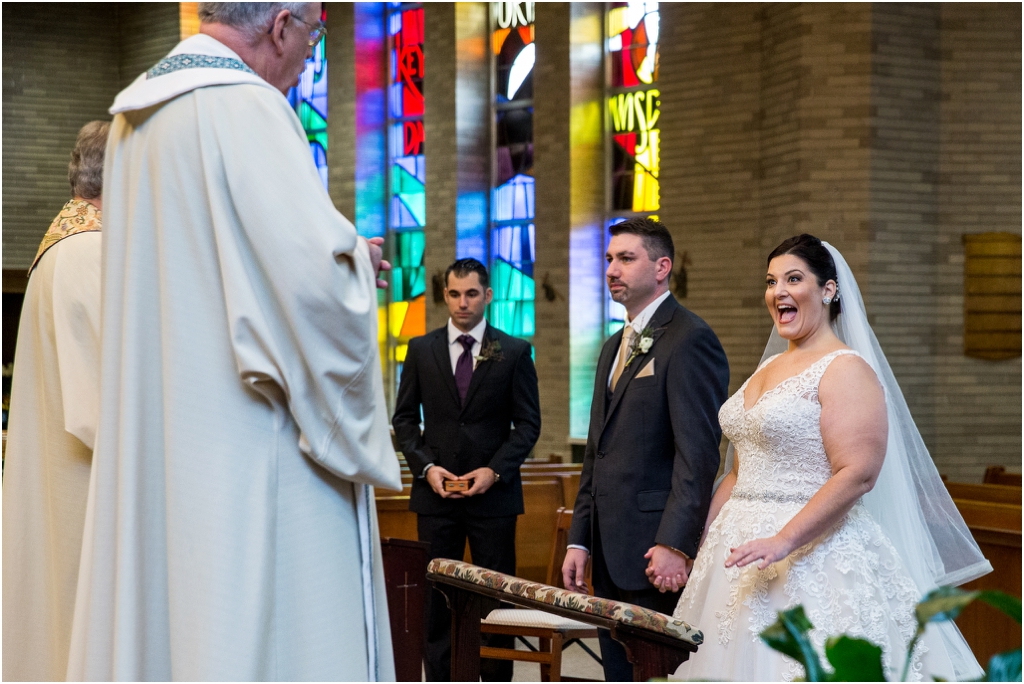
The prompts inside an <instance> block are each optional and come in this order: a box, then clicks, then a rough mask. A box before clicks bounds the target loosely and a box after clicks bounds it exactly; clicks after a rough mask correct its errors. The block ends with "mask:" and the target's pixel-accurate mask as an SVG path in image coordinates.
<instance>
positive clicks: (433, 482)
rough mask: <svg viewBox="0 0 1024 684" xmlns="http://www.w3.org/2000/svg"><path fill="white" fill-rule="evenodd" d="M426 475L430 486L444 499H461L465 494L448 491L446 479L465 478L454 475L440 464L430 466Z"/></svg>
mask: <svg viewBox="0 0 1024 684" xmlns="http://www.w3.org/2000/svg"><path fill="white" fill-rule="evenodd" d="M424 477H425V478H426V479H427V484H429V485H430V488H431V489H433V490H434V492H435V493H436V494H437V495H438V496H439V497H441V498H442V499H461V498H462V497H463V496H465V493H464V492H446V491H445V490H444V481H445V480H460V479H463V478H460V477H458V476H456V475H452V474H451V473H450V472H448V471H447V470H445V469H444V468H442V467H441V466H439V465H433V466H430V469H428V470H427V474H426V475H424Z"/></svg>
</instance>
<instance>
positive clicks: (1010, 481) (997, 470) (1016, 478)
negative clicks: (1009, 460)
mask: <svg viewBox="0 0 1024 684" xmlns="http://www.w3.org/2000/svg"><path fill="white" fill-rule="evenodd" d="M984 482H985V484H1001V485H1009V486H1011V487H1020V486H1021V476H1020V473H1008V472H1006V467H1005V466H989V467H988V468H986V469H985V479H984Z"/></svg>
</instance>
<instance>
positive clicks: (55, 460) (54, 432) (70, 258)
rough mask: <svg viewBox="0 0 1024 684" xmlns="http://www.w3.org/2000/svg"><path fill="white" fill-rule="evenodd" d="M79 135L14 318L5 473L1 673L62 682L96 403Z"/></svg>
mask: <svg viewBox="0 0 1024 684" xmlns="http://www.w3.org/2000/svg"><path fill="white" fill-rule="evenodd" d="M109 128H110V125H109V123H107V122H105V121H92V122H90V123H88V124H86V125H85V126H84V127H83V128H82V130H81V131H79V133H78V140H77V142H76V143H75V148H74V151H73V152H72V153H71V163H70V165H69V168H68V179H69V180H70V182H71V192H72V195H73V199H71V200H69V201H68V202H67V204H65V205H64V207H63V208H62V209H61V211H60V213H59V214H58V215H57V217H56V218H55V219H54V220H53V222H52V223H51V224H50V228H49V229H48V230H47V231H46V234H45V236H44V237H43V241H42V244H41V245H40V246H39V251H38V253H37V254H36V258H35V259H34V260H33V263H32V266H31V268H30V269H29V280H28V288H27V289H26V291H25V301H24V304H23V306H22V310H21V320H20V322H19V324H18V342H17V348H16V351H15V360H14V377H13V378H11V412H10V416H9V420H8V427H9V429H8V432H7V435H8V437H7V452H6V459H5V467H4V481H3V606H4V607H3V678H4V680H5V681H24V680H29V681H47V680H63V679H64V675H65V673H66V672H67V667H68V644H69V642H70V639H71V618H72V616H73V615H74V608H75V585H76V583H77V581H78V559H79V555H80V554H81V551H82V528H83V526H84V524H85V502H86V495H87V494H88V491H89V469H90V467H91V464H92V447H93V440H94V438H95V435H96V415H97V409H98V406H99V361H100V359H99V338H100V249H101V247H100V246H101V244H102V241H101V238H100V229H101V222H102V221H101V219H102V216H101V208H102V202H103V200H102V192H103V152H104V149H105V147H106V143H107V131H108V130H109Z"/></svg>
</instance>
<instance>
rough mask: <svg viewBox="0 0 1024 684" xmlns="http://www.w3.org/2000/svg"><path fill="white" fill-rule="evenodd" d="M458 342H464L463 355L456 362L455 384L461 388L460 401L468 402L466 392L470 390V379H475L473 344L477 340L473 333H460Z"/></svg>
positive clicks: (461, 402)
mask: <svg viewBox="0 0 1024 684" xmlns="http://www.w3.org/2000/svg"><path fill="white" fill-rule="evenodd" d="M458 342H459V343H461V344H462V349H463V350H464V351H463V352H462V356H460V357H459V360H458V361H456V362H455V386H456V387H457V388H458V390H459V403H460V404H464V403H465V402H466V392H468V391H469V381H470V380H472V379H473V345H474V344H475V343H476V340H474V339H473V336H472V335H459V337H458Z"/></svg>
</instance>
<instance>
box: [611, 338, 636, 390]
mask: <svg viewBox="0 0 1024 684" xmlns="http://www.w3.org/2000/svg"><path fill="white" fill-rule="evenodd" d="M633 335H634V332H633V326H631V325H627V326H626V328H625V329H624V330H623V332H622V344H620V345H619V357H618V360H617V361H616V362H615V372H614V373H612V384H611V385H610V386H609V387H610V389H611V391H612V392H614V391H615V385H616V384H618V382H619V378H620V377H622V371H624V370H625V369H626V358H627V357H628V356H629V344H630V342H632V341H633Z"/></svg>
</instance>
